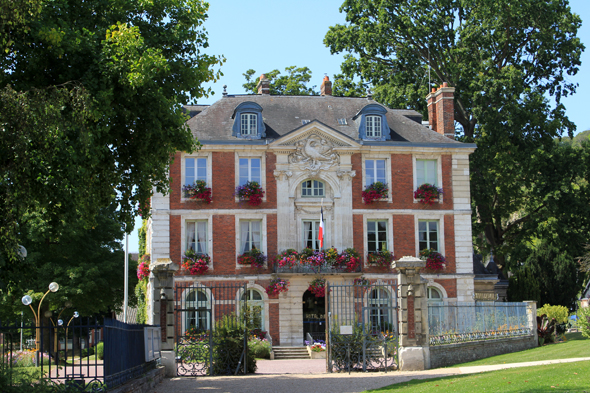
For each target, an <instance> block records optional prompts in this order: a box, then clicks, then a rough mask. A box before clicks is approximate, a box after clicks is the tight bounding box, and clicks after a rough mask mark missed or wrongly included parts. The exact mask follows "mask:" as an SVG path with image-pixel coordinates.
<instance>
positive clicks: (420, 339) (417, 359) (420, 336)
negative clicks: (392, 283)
mask: <svg viewBox="0 0 590 393" xmlns="http://www.w3.org/2000/svg"><path fill="white" fill-rule="evenodd" d="M425 265H426V262H425V261H423V260H421V259H419V258H416V257H411V256H405V257H403V258H401V259H400V260H398V261H394V262H393V263H392V268H394V269H397V271H398V276H397V283H398V310H399V312H398V315H399V347H400V348H399V362H400V370H402V371H417V370H424V369H427V368H429V367H430V351H429V346H428V303H427V294H426V281H425V280H422V278H421V277H420V269H422V268H423V267H424V266H425Z"/></svg>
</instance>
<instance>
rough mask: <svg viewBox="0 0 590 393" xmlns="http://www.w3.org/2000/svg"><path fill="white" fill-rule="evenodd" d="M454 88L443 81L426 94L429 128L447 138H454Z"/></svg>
mask: <svg viewBox="0 0 590 393" xmlns="http://www.w3.org/2000/svg"><path fill="white" fill-rule="evenodd" d="M454 95H455V88H454V87H449V86H448V84H447V82H444V83H443V84H442V85H440V86H439V87H438V89H435V88H434V87H433V88H432V92H431V93H430V94H428V95H427V96H426V101H427V103H428V122H429V123H430V128H431V129H432V130H434V131H436V132H438V133H439V134H441V135H444V136H446V137H447V138H451V139H455V103H454V101H453V97H454Z"/></svg>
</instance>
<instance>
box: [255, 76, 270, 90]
mask: <svg viewBox="0 0 590 393" xmlns="http://www.w3.org/2000/svg"><path fill="white" fill-rule="evenodd" d="M256 87H257V88H258V94H270V81H269V80H268V79H266V75H264V74H262V75H260V81H258V86H256Z"/></svg>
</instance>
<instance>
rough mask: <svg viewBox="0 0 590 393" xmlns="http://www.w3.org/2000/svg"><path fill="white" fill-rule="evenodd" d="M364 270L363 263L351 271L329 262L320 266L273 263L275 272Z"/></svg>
mask: <svg viewBox="0 0 590 393" xmlns="http://www.w3.org/2000/svg"><path fill="white" fill-rule="evenodd" d="M362 271H363V269H362V264H360V263H359V264H358V266H357V267H356V269H354V270H353V271H350V270H348V269H347V267H346V266H336V267H335V266H332V265H328V264H322V265H319V266H315V265H311V264H308V263H302V264H297V265H295V266H291V267H288V266H283V267H279V266H277V265H276V264H274V265H273V272H274V273H311V274H319V273H321V274H342V273H361V272H362Z"/></svg>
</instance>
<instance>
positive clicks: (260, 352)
mask: <svg viewBox="0 0 590 393" xmlns="http://www.w3.org/2000/svg"><path fill="white" fill-rule="evenodd" d="M248 350H249V351H250V352H251V353H252V355H253V356H254V357H256V358H260V359H270V351H271V350H272V347H271V345H270V342H269V341H268V340H266V339H264V338H263V339H260V338H259V337H255V336H252V337H250V340H248Z"/></svg>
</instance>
